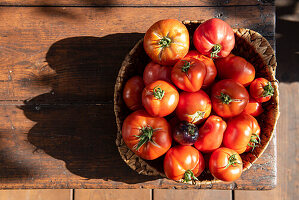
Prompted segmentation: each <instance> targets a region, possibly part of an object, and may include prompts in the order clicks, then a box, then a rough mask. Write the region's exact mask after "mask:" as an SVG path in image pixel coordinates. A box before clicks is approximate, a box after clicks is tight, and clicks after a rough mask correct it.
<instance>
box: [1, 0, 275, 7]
mask: <svg viewBox="0 0 299 200" xmlns="http://www.w3.org/2000/svg"><path fill="white" fill-rule="evenodd" d="M273 4H274V1H273V0H262V1H261V0H243V1H238V0H229V1H223V0H213V1H208V0H196V1H186V0H164V1H160V0H150V1H148V0H42V1H41V0H27V1H22V0H0V5H23V6H24V5H27V6H28V5H29V6H30V5H34V6H49V5H51V6H232V5H273Z"/></svg>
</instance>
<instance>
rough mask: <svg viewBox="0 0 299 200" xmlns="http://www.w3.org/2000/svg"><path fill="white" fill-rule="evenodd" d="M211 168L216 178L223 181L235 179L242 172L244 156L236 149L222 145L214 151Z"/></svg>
mask: <svg viewBox="0 0 299 200" xmlns="http://www.w3.org/2000/svg"><path fill="white" fill-rule="evenodd" d="M209 169H210V172H211V174H212V175H213V176H214V177H215V178H218V179H220V180H222V181H234V180H236V179H238V178H239V177H240V176H241V174H242V170H243V163H242V158H241V157H240V155H239V154H238V153H237V152H236V151H234V150H232V149H228V148H225V147H221V148H219V149H217V150H215V151H214V152H213V153H212V155H211V157H210V161H209Z"/></svg>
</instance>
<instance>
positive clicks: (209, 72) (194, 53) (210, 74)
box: [185, 50, 217, 88]
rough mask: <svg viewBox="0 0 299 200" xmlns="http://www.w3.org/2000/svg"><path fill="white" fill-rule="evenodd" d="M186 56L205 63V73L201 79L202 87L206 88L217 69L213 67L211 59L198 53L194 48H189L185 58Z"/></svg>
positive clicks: (213, 78)
mask: <svg viewBox="0 0 299 200" xmlns="http://www.w3.org/2000/svg"><path fill="white" fill-rule="evenodd" d="M188 57H191V58H194V59H196V60H199V61H202V62H204V64H205V65H206V68H207V73H206V77H205V79H204V81H203V84H202V88H207V87H208V86H210V85H211V84H212V83H213V82H214V80H215V78H216V76H217V69H216V67H215V64H214V61H213V59H212V58H210V57H207V56H205V55H202V54H200V53H199V52H198V51H196V50H190V51H189V52H188V53H187V55H186V56H185V58H188Z"/></svg>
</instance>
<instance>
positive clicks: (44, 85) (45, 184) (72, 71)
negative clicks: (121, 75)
mask: <svg viewBox="0 0 299 200" xmlns="http://www.w3.org/2000/svg"><path fill="white" fill-rule="evenodd" d="M2 2H3V1H2ZM14 2H16V1H14ZM32 2H37V1H32ZM82 2H83V1H82ZM169 2H170V1H169ZM0 14H1V17H2V19H4V20H1V21H0V30H1V31H0V47H1V51H0V88H1V90H0V103H1V105H0V120H1V122H2V124H1V127H0V144H1V145H0V177H1V178H0V188H4V189H5V188H124V189H125V188H182V189H185V188H194V187H192V186H187V185H184V184H178V183H175V182H173V181H170V180H166V179H160V178H159V177H145V176H140V175H138V174H137V173H136V172H134V171H133V170H131V169H130V168H129V167H128V166H127V165H126V164H125V163H124V162H123V161H122V159H121V158H120V156H119V153H118V151H117V149H116V146H115V143H114V141H115V135H116V126H115V122H114V114H113V105H112V99H113V88H114V83H115V77H116V75H117V73H118V70H119V67H120V65H121V62H122V60H123V58H124V56H125V55H126V54H127V53H128V51H129V50H130V49H131V48H132V47H133V45H134V43H135V42H136V41H138V40H139V39H140V38H141V37H142V36H143V33H144V32H145V31H146V29H147V28H148V27H149V26H150V25H151V24H152V23H153V22H155V21H157V20H159V19H161V18H177V19H179V20H184V19H208V18H211V17H216V16H218V17H222V18H223V19H225V20H226V21H227V22H228V23H229V24H231V25H232V26H233V27H240V26H242V27H245V28H250V29H253V30H256V31H258V32H260V33H261V34H262V35H264V36H266V37H267V38H269V39H270V40H271V42H272V44H273V30H274V17H275V16H274V7H273V6H269V5H266V6H263V5H260V6H246V7H244V6H227V7H188V8H186V7H109V9H108V8H105V9H102V8H93V7H78V8H77V7H76V8H73V7H66V8H64V7H38V6H37V7H9V6H8V7H5V6H4V7H2V8H1V10H0ZM26 99H27V100H26ZM25 100H26V101H25ZM275 143H276V139H275V137H274V138H273V140H272V141H271V143H270V145H269V147H268V149H267V150H266V152H265V153H264V155H263V156H262V157H261V158H260V159H259V160H258V162H257V163H256V164H255V165H254V166H253V167H252V169H251V170H249V171H247V172H245V173H244V174H243V176H242V178H241V179H240V180H238V181H237V182H236V183H226V184H215V185H209V186H205V188H209V189H210V188H212V189H235V188H236V189H271V188H272V187H274V186H275V184H276V174H275V173H276V168H275V166H276V160H275V158H276V151H275ZM196 188H201V187H200V186H197V187H196Z"/></svg>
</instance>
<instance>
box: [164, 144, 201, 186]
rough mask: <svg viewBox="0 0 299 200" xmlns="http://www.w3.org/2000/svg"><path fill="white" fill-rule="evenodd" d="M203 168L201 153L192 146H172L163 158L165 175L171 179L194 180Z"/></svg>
mask: <svg viewBox="0 0 299 200" xmlns="http://www.w3.org/2000/svg"><path fill="white" fill-rule="evenodd" d="M204 168H205V162H204V158H203V156H202V154H201V153H200V152H199V151H198V150H197V149H195V148H194V147H192V146H183V145H177V146H175V147H172V148H171V149H170V150H169V151H168V152H167V153H166V156H165V158H164V172H165V175H166V176H167V177H168V178H169V179H172V180H175V181H178V180H181V179H183V181H184V182H189V181H192V182H194V181H196V180H198V179H197V178H196V177H198V176H199V175H200V174H201V173H202V172H203V170H204Z"/></svg>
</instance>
